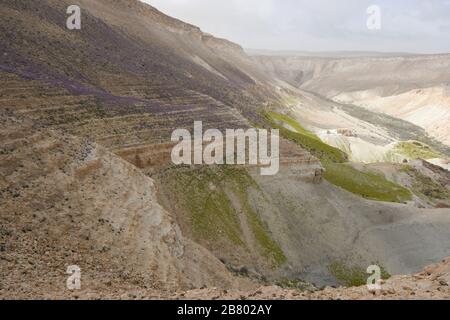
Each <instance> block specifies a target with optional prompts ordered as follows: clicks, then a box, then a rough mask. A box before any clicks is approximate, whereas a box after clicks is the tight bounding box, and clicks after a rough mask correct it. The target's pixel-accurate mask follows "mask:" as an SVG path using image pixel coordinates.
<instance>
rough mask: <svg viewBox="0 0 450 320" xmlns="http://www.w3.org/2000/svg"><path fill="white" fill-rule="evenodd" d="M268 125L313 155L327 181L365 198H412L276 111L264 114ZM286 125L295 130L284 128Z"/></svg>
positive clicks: (382, 199)
mask: <svg viewBox="0 0 450 320" xmlns="http://www.w3.org/2000/svg"><path fill="white" fill-rule="evenodd" d="M265 116H266V118H267V119H268V121H269V122H270V124H271V125H272V126H273V127H274V128H277V129H279V130H280V135H281V136H283V137H284V138H286V139H288V140H291V141H293V142H295V143H297V144H298V145H300V146H301V147H303V148H304V149H306V150H308V151H309V152H311V153H312V154H313V155H314V156H316V157H317V158H318V159H319V160H320V161H321V162H322V165H323V166H324V168H325V175H324V177H325V179H326V180H327V181H329V182H330V183H332V184H334V185H336V186H338V187H341V188H343V189H345V190H347V191H349V192H352V193H354V194H357V195H359V196H362V197H364V198H366V199H370V200H377V201H388V202H404V201H407V200H411V199H412V194H411V192H410V191H409V190H408V189H406V188H404V187H402V186H400V185H398V184H396V183H393V182H391V181H389V180H387V179H386V178H385V177H384V176H382V175H378V174H375V173H370V172H362V171H359V170H357V169H355V168H354V167H352V166H351V165H350V164H348V163H346V162H347V161H348V157H347V154H345V152H343V151H341V150H339V149H337V148H334V147H332V146H329V145H328V144H326V143H324V142H322V141H321V140H320V138H319V137H317V136H316V135H314V133H312V132H310V131H308V130H306V129H304V128H303V127H302V126H301V125H300V124H299V123H298V122H297V121H295V120H294V119H292V118H290V117H288V116H286V115H282V114H279V113H276V112H268V113H266V114H265ZM280 122H281V123H284V124H287V125H289V126H290V127H292V128H293V129H295V130H296V131H297V132H294V131H291V130H288V129H286V128H285V127H284V126H283V125H282V124H280Z"/></svg>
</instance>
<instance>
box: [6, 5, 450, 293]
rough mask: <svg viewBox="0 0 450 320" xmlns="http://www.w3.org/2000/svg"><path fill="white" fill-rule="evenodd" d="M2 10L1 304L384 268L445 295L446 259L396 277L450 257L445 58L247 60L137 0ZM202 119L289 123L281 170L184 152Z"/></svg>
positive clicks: (332, 282) (348, 279)
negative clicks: (186, 156)
mask: <svg viewBox="0 0 450 320" xmlns="http://www.w3.org/2000/svg"><path fill="white" fill-rule="evenodd" d="M71 4H77V5H79V6H80V7H81V9H82V17H83V18H82V19H83V20H82V21H83V24H82V28H81V30H68V29H67V28H66V18H67V14H66V9H67V7H68V6H69V5H71ZM0 14H1V15H2V17H4V19H1V21H0V48H1V49H0V123H1V126H0V141H1V143H0V172H1V175H0V273H1V274H2V275H4V276H2V277H1V279H0V298H5V299H11V298H27V299H32V298H48V299H56V298H89V299H95V298H126V299H128V298H131V299H140V298H142V299H151V298H174V299H182V298H184V297H192V298H214V297H216V296H217V297H219V298H220V297H225V298H226V297H235V296H236V295H242V296H244V297H247V296H248V297H249V298H251V297H254V298H258V297H267V296H266V295H265V294H266V293H265V292H270V294H273V295H272V297H271V298H285V297H289V298H311V299H320V298H325V297H326V298H339V297H341V296H342V297H346V298H359V297H366V296H367V293H366V292H363V291H364V289H361V288H363V287H360V286H361V285H363V284H364V283H365V281H366V278H367V274H366V272H365V270H366V268H367V266H369V265H372V264H377V265H379V266H380V268H381V269H382V270H383V277H384V278H389V277H391V276H393V278H392V280H386V281H387V282H386V283H393V286H395V287H398V286H401V284H400V283H402V282H405V283H407V284H408V285H409V284H411V287H417V288H419V289H420V288H422V285H423V283H426V284H427V285H429V286H430V288H432V289H430V290H429V291H430V292H431V293H430V292H427V290H422V289H420V290H419V289H417V290H419V293H420V295H423V296H425V297H430V298H431V297H433V295H434V294H435V293H436V290H438V291H439V297H446V298H450V296H449V293H448V290H447V291H446V289H445V288H444V286H445V285H444V284H442V283H441V282H439V285H437V283H436V281H437V279H438V280H439V281H441V280H442V281H446V283H447V284H448V279H447V278H445V277H447V276H448V272H447V271H448V270H447V269H446V268H447V267H448V266H447V265H448V263H446V264H444V265H443V267H442V268H443V269H442V270H443V271H442V272H441V271H436V272H439V275H436V277H435V278H433V279H431V278H432V277H433V274H434V273H432V274H425V275H423V278H416V277H415V276H412V277H406V276H404V277H403V276H399V275H405V274H414V273H417V272H419V271H420V270H422V269H423V268H424V267H426V266H428V265H431V264H433V263H436V262H438V261H441V260H442V259H444V258H445V257H448V256H450V241H449V239H450V176H449V171H448V164H449V163H450V162H449V156H450V151H449V150H450V149H449V146H448V139H447V138H448V134H447V133H448V127H449V126H448V122H446V119H447V118H446V117H447V116H448V109H447V103H448V96H447V94H448V89H446V88H445V83H448V75H449V73H448V68H449V65H450V62H449V61H450V60H448V56H445V55H442V56H407V57H391V56H389V57H385V56H382V57H370V58H367V57H366V58H365V57H351V58H341V59H336V58H319V57H313V58H311V57H301V58H299V57H294V58H293V57H271V56H258V57H254V56H249V55H247V54H246V53H245V52H244V50H243V49H242V48H241V46H239V45H238V44H234V43H232V42H230V41H228V40H226V39H220V38H216V37H214V36H213V35H209V34H206V33H204V32H203V31H201V30H200V29H199V28H198V27H196V26H193V25H191V24H188V23H185V22H182V21H180V20H177V19H174V18H171V17H169V16H167V15H165V14H163V13H162V12H160V11H158V10H157V9H156V8H153V7H151V6H149V5H146V4H144V3H142V2H140V1H137V0H77V1H68V0H42V1H15V0H3V1H2V6H1V7H0ZM380 70H381V71H383V72H380ZM424 70H427V72H424ZM368 92H370V93H368ZM392 104H399V105H400V104H401V106H399V107H395V108H392V107H391V105H392ZM438 115H439V116H438ZM194 121H203V125H204V129H205V130H206V129H209V128H216V129H219V130H225V129H237V128H239V129H248V128H251V127H254V128H272V129H278V130H279V132H280V155H279V161H280V170H279V172H278V174H277V175H274V176H262V175H260V171H259V168H256V167H254V166H233V165H223V166H221V165H217V166H206V165H174V164H173V163H172V161H171V159H170V152H171V150H172V147H173V146H174V143H173V142H171V134H172V132H173V131H174V130H175V129H180V128H181V129H188V130H192V128H193V124H194ZM446 144H447V145H446ZM236 152H237V151H236ZM72 265H77V266H79V267H80V269H81V272H82V289H81V290H80V291H75V292H72V291H70V290H68V288H67V287H66V280H67V277H68V275H67V273H66V271H67V267H68V266H72ZM436 268H437V269H436V270H438V269H439V270H441V269H440V268H441V267H436ZM433 270H434V269H433ZM433 272H435V271H433ZM441 273H442V274H441ZM43 274H44V275H45V276H42V275H43ZM416 280H417V281H416ZM419 280H420V281H419ZM422 280H423V281H422ZM389 281H391V282H389ZM430 281H431V283H430ZM275 285H276V286H278V287H273V286H275ZM330 286H334V287H354V286H355V287H358V288H357V289H347V288H342V289H336V290H331V289H327V290H326V291H324V292H322V293H321V291H320V289H323V288H326V287H330ZM260 287H263V288H264V289H262V291H261V292H262V293H258V292H259V291H260V290H259V289H258V288H260ZM211 288H215V289H211ZM224 290H226V291H227V292H229V294H226V293H224ZM267 290H268V291H267ZM271 290H275V291H274V292H273V293H272V291H271ZM285 290H287V291H285ZM395 290H396V291H395V292H397V293H399V292H400V293H399V295H400V296H401V297H403V298H410V296H409V295H408V296H405V295H404V294H406V293H405V292H404V290H403V291H402V290H400V291H397V289H395ZM405 290H406V289H405ZM441 290H442V291H441ZM423 291H424V292H423ZM254 292H256V293H255V294H253V295H252V293H254ZM286 292H287V293H286ZM354 293H355V294H356V296H354V295H353V294H354ZM297 294H298V295H297ZM212 295H214V297H213V296H212ZM390 295H391V296H392V297H395V294H391V293H390ZM436 295H438V294H437V293H436Z"/></svg>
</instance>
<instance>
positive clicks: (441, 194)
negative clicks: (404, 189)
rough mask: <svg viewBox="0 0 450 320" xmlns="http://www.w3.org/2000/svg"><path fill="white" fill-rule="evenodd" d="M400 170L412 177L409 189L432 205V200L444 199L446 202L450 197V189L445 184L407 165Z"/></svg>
mask: <svg viewBox="0 0 450 320" xmlns="http://www.w3.org/2000/svg"><path fill="white" fill-rule="evenodd" d="M401 171H403V172H405V173H407V174H408V175H409V176H410V177H411V178H413V184H412V186H411V189H412V191H413V192H414V193H415V194H416V195H418V196H419V197H420V198H421V199H422V200H425V201H427V202H428V203H429V204H431V205H434V203H433V202H434V201H433V200H444V201H445V202H447V201H448V200H449V199H450V191H449V190H448V189H447V188H446V187H445V186H443V185H441V184H440V183H438V182H436V181H434V180H433V179H431V178H430V177H428V176H426V175H424V174H423V173H421V172H420V171H418V170H417V169H415V168H413V167H411V166H409V165H404V166H403V167H402V169H401Z"/></svg>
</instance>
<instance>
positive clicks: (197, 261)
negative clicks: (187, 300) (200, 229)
mask: <svg viewBox="0 0 450 320" xmlns="http://www.w3.org/2000/svg"><path fill="white" fill-rule="evenodd" d="M1 124H2V127H1V132H0V136H1V139H2V146H1V149H0V150H1V156H0V171H1V176H2V179H1V182H0V190H1V204H0V221H1V229H0V230H1V238H0V241H1V242H0V244H1V248H2V251H1V253H0V254H1V256H0V259H1V260H2V263H1V264H0V269H1V273H2V274H3V275H8V277H3V278H2V286H1V289H0V290H1V292H2V293H1V295H2V296H9V295H10V294H13V292H18V291H20V290H25V291H31V292H34V293H35V294H36V295H37V296H39V297H44V296H45V295H50V296H51V295H52V293H55V292H58V293H61V292H64V291H65V290H66V289H67V288H65V278H67V275H66V270H67V267H68V266H70V265H78V266H79V267H80V268H81V270H82V285H83V286H85V287H89V288H90V289H91V290H92V289H95V288H97V289H98V288H105V287H108V285H111V282H117V281H121V282H122V284H123V285H124V286H134V287H137V288H139V287H140V288H145V287H147V288H154V289H158V290H176V289H179V288H183V287H184V288H194V287H199V286H204V285H207V286H211V285H215V286H219V285H220V286H225V287H227V286H229V287H231V286H232V285H233V279H232V277H231V275H230V274H229V273H228V271H227V270H226V268H225V267H224V266H223V265H222V263H221V262H220V261H219V260H217V258H215V257H214V256H212V255H211V254H210V253H209V252H208V251H207V250H206V249H204V248H202V247H200V246H199V245H197V244H195V243H193V242H192V241H190V240H188V239H186V238H184V237H183V235H182V234H181V231H180V229H179V227H178V225H177V223H176V222H175V220H174V217H172V216H171V214H169V213H168V212H167V211H166V210H164V209H163V208H162V207H161V206H160V205H159V204H158V202H157V197H156V192H157V191H156V187H155V184H154V182H153V180H152V179H151V178H149V177H148V176H145V175H144V174H143V173H142V172H141V171H140V170H139V169H137V168H136V167H134V166H133V165H131V164H129V163H128V162H126V161H124V160H122V159H120V158H119V157H117V156H115V155H114V154H112V153H110V152H108V151H107V150H105V149H104V148H102V147H100V146H98V145H96V144H95V143H93V142H92V141H88V140H84V139H80V138H76V137H73V136H69V135H67V134H64V133H62V132H61V131H52V130H48V129H42V130H40V129H35V128H34V127H33V125H32V123H30V122H29V121H27V120H23V119H18V118H14V117H11V116H8V115H6V114H4V113H2V118H1ZM205 270H208V272H204V271H205ZM43 275H46V276H43ZM17 286H19V287H20V286H23V287H21V288H19V289H18V288H17ZM37 296H36V297H37Z"/></svg>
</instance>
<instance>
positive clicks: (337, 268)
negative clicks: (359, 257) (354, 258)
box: [328, 261, 391, 287]
mask: <svg viewBox="0 0 450 320" xmlns="http://www.w3.org/2000/svg"><path fill="white" fill-rule="evenodd" d="M373 265H378V266H379V264H378V263H373ZM328 269H329V270H330V272H331V274H332V275H333V276H334V277H335V278H336V280H338V281H339V282H340V283H341V284H342V285H344V286H346V287H359V286H363V285H366V284H367V279H368V278H369V277H370V274H368V273H367V272H366V270H364V269H363V268H361V267H357V266H346V265H345V264H344V263H341V262H337V261H335V262H332V263H331V264H330V265H329V266H328ZM380 270H381V279H384V280H386V279H389V278H390V277H391V275H390V274H389V273H388V272H387V271H386V269H385V268H384V267H382V266H380Z"/></svg>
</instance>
